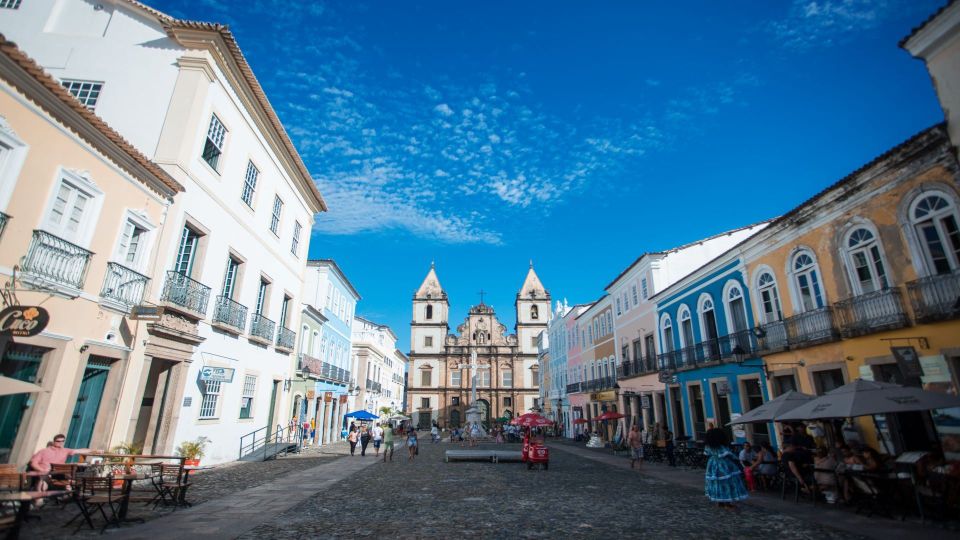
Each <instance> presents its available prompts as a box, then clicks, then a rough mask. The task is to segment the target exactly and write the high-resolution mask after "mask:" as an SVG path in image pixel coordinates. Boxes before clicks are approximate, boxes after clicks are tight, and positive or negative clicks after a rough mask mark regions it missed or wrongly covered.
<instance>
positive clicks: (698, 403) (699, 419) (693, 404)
mask: <svg viewBox="0 0 960 540" xmlns="http://www.w3.org/2000/svg"><path fill="white" fill-rule="evenodd" d="M689 392H690V418H691V419H692V421H693V438H694V439H696V440H698V441H702V440H703V438H704V436H706V434H707V417H706V413H704V412H703V390H702V389H701V388H700V385H699V384H692V385H690V386H689Z"/></svg>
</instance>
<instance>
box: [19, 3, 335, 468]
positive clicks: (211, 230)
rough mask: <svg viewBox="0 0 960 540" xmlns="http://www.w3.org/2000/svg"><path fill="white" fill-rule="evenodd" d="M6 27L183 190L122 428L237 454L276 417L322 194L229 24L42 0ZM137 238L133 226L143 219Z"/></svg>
mask: <svg viewBox="0 0 960 540" xmlns="http://www.w3.org/2000/svg"><path fill="white" fill-rule="evenodd" d="M0 28H2V29H3V30H2V31H3V33H5V34H6V35H7V37H8V38H10V39H12V40H13V41H15V42H17V43H18V44H19V45H20V46H21V48H22V49H23V50H24V51H25V52H26V53H27V54H29V55H31V56H32V57H33V58H35V59H36V61H37V62H38V63H39V64H40V65H42V66H43V67H44V69H45V70H46V71H47V72H49V73H50V74H52V75H53V76H55V77H57V78H58V79H60V80H61V81H62V82H63V84H64V85H65V86H67V88H68V89H69V90H70V91H71V92H73V93H74V94H75V95H77V96H78V98H79V99H81V100H82V101H83V102H84V103H85V104H86V105H87V106H88V107H90V108H92V109H93V110H94V112H96V114H97V115H98V116H100V117H101V118H103V119H104V120H106V121H107V123H109V124H110V125H111V126H113V127H114V128H115V129H116V130H117V131H118V132H120V133H121V134H122V135H123V136H124V137H125V138H126V139H128V140H129V141H130V142H131V143H132V144H133V145H134V146H135V147H137V148H138V149H139V150H140V151H141V152H143V153H144V154H146V155H147V156H148V157H150V158H152V159H153V160H154V161H155V162H156V163H158V164H160V165H161V166H162V167H163V168H164V169H165V170H166V171H167V172H168V173H169V174H170V175H171V176H173V177H174V178H175V179H176V180H177V181H178V182H180V183H181V184H182V185H183V186H184V187H185V193H184V194H183V195H182V196H180V197H177V199H176V200H175V203H174V205H173V206H172V207H171V209H170V212H169V214H168V215H167V217H166V221H165V223H163V225H162V231H161V232H160V234H159V235H158V238H157V240H156V241H157V242H158V246H159V257H158V264H159V265H160V266H162V267H163V268H164V269H165V270H167V272H166V273H165V274H166V275H163V276H160V277H159V278H158V279H155V280H153V281H152V282H151V283H150V284H149V292H148V294H147V295H146V296H147V302H150V303H154V304H156V305H158V306H160V314H159V320H157V321H155V322H154V323H152V324H150V325H148V335H146V336H144V339H145V340H146V352H145V354H144V358H143V361H142V362H140V365H141V366H142V369H140V370H139V372H138V373H131V376H136V377H139V380H140V383H139V385H138V390H137V395H136V396H134V397H133V401H132V403H133V404H136V405H133V406H132V407H133V410H132V411H121V414H127V413H128V412H129V415H130V416H129V422H128V426H127V440H130V441H134V442H143V443H144V448H145V451H148V452H152V453H170V452H172V451H173V450H174V448H175V447H176V446H177V445H178V444H179V443H180V442H182V441H185V440H192V439H196V438H198V437H200V436H205V437H208V438H209V439H210V441H211V445H210V447H208V450H207V455H206V457H205V461H206V462H208V463H217V462H222V461H227V460H231V459H236V458H237V456H238V452H239V450H240V439H241V436H242V435H243V434H245V433H249V432H252V431H254V430H256V429H258V428H264V427H265V426H267V425H275V424H277V423H278V422H277V420H278V415H279V414H280V412H281V411H280V409H279V405H280V404H281V403H283V402H284V398H283V395H282V392H283V388H284V386H285V385H284V381H286V380H289V379H290V378H291V375H292V374H291V362H290V356H289V355H290V354H291V353H292V352H293V349H294V343H295V331H294V330H293V329H295V328H298V320H299V316H300V310H299V309H298V307H299V305H300V297H301V290H302V288H303V274H304V269H305V264H306V256H307V248H308V243H309V231H310V230H311V226H312V224H313V220H314V214H315V213H317V212H321V211H324V210H325V209H326V208H325V204H324V201H323V199H322V197H321V196H320V193H319V192H318V191H317V188H316V186H315V185H314V183H313V180H312V178H311V176H310V174H309V172H308V171H307V169H306V167H305V166H304V164H303V162H302V160H301V159H300V156H299V155H298V153H297V151H296V149H295V148H294V146H293V144H292V143H291V141H290V139H289V137H288V136H287V134H286V132H285V131H284V129H283V127H282V125H281V123H280V121H279V119H278V118H277V116H276V114H275V113H274V111H273V108H272V107H271V106H270V103H269V102H268V100H267V98H266V96H265V95H264V93H263V90H262V88H261V87H260V85H259V83H258V82H257V80H256V77H255V76H254V74H253V72H252V71H251V70H250V67H249V65H248V64H247V62H246V60H245V59H244V57H243V54H242V53H241V51H240V49H239V47H238V45H237V43H236V41H235V40H234V38H233V35H232V34H231V33H230V31H229V30H228V29H227V28H226V27H224V26H221V25H216V24H206V23H195V22H187V21H180V20H177V19H174V18H172V17H169V16H167V15H165V14H162V13H160V12H158V11H156V10H153V9H151V8H149V7H146V6H144V5H143V4H140V3H139V2H135V1H132V0H117V1H103V2H82V1H71V0H37V1H30V2H23V3H18V7H17V8H16V9H0ZM133 234H134V236H136V235H137V231H136V230H135V231H134V232H133Z"/></svg>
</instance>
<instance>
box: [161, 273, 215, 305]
mask: <svg viewBox="0 0 960 540" xmlns="http://www.w3.org/2000/svg"><path fill="white" fill-rule="evenodd" d="M160 300H161V301H162V302H169V303H170V304H173V305H175V306H179V307H182V308H184V309H187V310H189V311H192V312H194V313H200V314H201V315H202V314H204V313H206V312H207V303H208V302H209V301H210V287H207V286H206V285H204V284H203V283H200V282H199V281H195V280H193V279H190V278H189V277H187V276H185V275H183V274H181V273H179V272H175V271H173V270H169V271H167V280H166V281H164V283H163V292H162V293H161V294H160Z"/></svg>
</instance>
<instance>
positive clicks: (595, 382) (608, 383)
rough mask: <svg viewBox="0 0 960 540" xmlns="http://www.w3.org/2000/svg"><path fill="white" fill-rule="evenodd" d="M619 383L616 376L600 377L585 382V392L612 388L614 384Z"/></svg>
mask: <svg viewBox="0 0 960 540" xmlns="http://www.w3.org/2000/svg"><path fill="white" fill-rule="evenodd" d="M615 384H617V378H616V377H600V378H598V379H592V380H589V381H586V382H584V383H583V391H584V392H600V391H602V390H610V389H612V388H613V385H615Z"/></svg>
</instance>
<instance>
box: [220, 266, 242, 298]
mask: <svg viewBox="0 0 960 540" xmlns="http://www.w3.org/2000/svg"><path fill="white" fill-rule="evenodd" d="M239 269H240V261H238V260H236V259H234V258H233V257H227V271H226V272H224V273H223V290H222V292H221V293H220V294H221V295H222V296H224V297H225V298H229V299H231V300H233V292H234V289H235V288H236V283H237V271H238V270H239Z"/></svg>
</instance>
